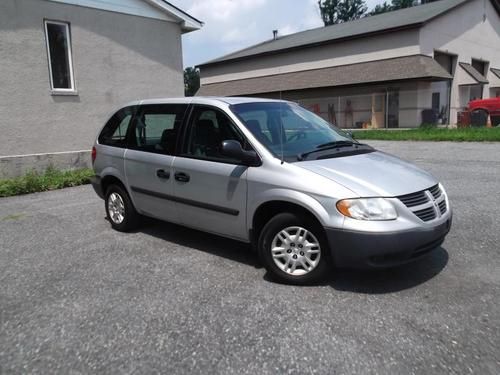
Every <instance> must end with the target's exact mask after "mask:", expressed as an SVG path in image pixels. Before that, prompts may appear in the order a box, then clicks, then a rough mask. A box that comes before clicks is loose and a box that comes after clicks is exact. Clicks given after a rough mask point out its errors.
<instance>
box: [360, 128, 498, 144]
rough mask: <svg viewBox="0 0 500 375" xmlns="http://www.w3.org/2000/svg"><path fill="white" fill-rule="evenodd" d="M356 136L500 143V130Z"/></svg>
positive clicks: (362, 134) (378, 132) (433, 130)
mask: <svg viewBox="0 0 500 375" xmlns="http://www.w3.org/2000/svg"><path fill="white" fill-rule="evenodd" d="M354 134H355V137H356V139H380V140H387V141H452V142H500V128H464V129H437V128H419V129H401V130H359V131H354Z"/></svg>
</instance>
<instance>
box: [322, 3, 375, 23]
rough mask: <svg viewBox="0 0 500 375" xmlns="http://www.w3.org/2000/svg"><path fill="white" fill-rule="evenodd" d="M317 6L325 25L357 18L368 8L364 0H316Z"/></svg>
mask: <svg viewBox="0 0 500 375" xmlns="http://www.w3.org/2000/svg"><path fill="white" fill-rule="evenodd" d="M318 6H319V11H320V13H321V18H322V19H323V23H324V24H325V26H328V25H334V24H337V23H342V22H349V21H353V20H357V19H358V18H361V17H363V16H364V15H365V13H366V11H367V9H368V8H367V6H366V3H365V1H364V0H318Z"/></svg>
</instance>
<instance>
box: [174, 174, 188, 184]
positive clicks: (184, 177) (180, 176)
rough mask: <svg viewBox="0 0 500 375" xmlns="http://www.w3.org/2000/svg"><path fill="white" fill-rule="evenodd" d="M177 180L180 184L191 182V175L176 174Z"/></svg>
mask: <svg viewBox="0 0 500 375" xmlns="http://www.w3.org/2000/svg"><path fill="white" fill-rule="evenodd" d="M174 176H175V179H176V180H177V181H180V182H189V175H188V174H187V173H184V172H176V173H175V175H174Z"/></svg>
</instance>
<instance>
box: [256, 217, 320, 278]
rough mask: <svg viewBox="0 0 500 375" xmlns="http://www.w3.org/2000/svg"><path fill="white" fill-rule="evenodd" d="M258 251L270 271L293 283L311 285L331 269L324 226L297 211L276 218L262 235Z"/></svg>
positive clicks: (265, 228)
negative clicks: (297, 213) (299, 214)
mask: <svg viewBox="0 0 500 375" xmlns="http://www.w3.org/2000/svg"><path fill="white" fill-rule="evenodd" d="M259 253H260V257H261V259H262V260H263V262H264V266H265V267H266V269H267V271H268V272H269V273H270V274H271V275H272V276H273V277H274V278H275V279H277V280H279V281H281V282H285V283H290V284H298V285H304V284H310V283H313V282H317V281H319V280H320V279H322V278H323V277H324V276H325V274H326V272H327V269H328V245H327V241H326V238H325V235H324V231H323V229H322V228H321V227H320V226H319V225H318V224H317V223H315V222H314V221H312V220H307V219H304V218H303V217H300V216H298V215H296V214H292V213H282V214H278V215H276V216H275V217H273V218H272V219H271V220H270V221H269V222H268V223H267V224H266V225H265V226H264V228H263V230H262V232H261V235H260V238H259Z"/></svg>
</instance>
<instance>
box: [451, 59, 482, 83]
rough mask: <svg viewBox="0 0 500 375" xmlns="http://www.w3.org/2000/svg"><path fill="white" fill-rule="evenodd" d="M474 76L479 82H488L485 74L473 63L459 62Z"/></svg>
mask: <svg viewBox="0 0 500 375" xmlns="http://www.w3.org/2000/svg"><path fill="white" fill-rule="evenodd" d="M458 64H459V65H460V66H461V67H462V68H463V69H464V70H465V71H466V72H467V73H468V74H469V75H470V76H471V77H472V78H474V79H475V80H476V82H477V83H484V84H488V80H487V79H486V77H485V76H484V75H482V74H481V73H479V72H478V71H477V69H476V68H474V67H473V66H472V65H471V64H468V63H464V62H461V63H458Z"/></svg>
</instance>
